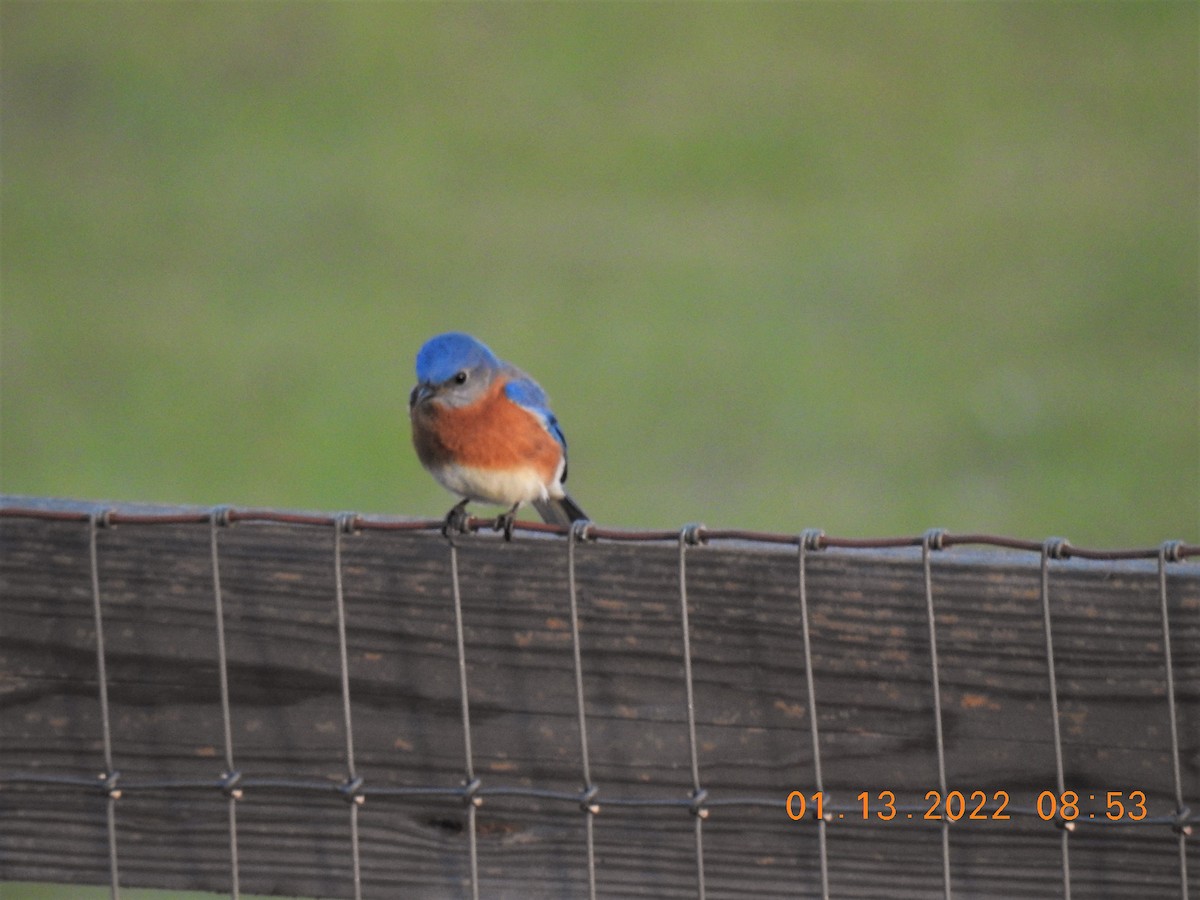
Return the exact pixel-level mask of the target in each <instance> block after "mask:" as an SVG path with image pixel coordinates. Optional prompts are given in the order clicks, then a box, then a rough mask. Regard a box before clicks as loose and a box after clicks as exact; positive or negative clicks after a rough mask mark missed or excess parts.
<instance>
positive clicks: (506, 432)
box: [412, 378, 562, 484]
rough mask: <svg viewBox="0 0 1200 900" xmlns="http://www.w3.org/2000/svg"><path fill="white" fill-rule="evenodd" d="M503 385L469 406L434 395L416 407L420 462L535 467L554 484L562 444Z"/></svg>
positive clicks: (491, 467) (495, 467)
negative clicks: (435, 397)
mask: <svg viewBox="0 0 1200 900" xmlns="http://www.w3.org/2000/svg"><path fill="white" fill-rule="evenodd" d="M505 383H506V381H505V379H502V378H501V379H497V380H496V381H495V382H494V383H493V384H492V385H491V386H490V387H489V388H488V390H487V392H486V393H485V394H484V395H483V396H482V397H481V398H480V399H479V400H477V401H476V402H475V403H472V404H471V405H470V406H460V407H453V406H446V405H444V404H442V403H439V402H438V401H437V400H436V399H435V400H433V401H432V402H426V403H420V404H417V405H416V406H415V407H413V410H412V425H413V445H414V446H415V447H416V451H417V456H418V457H419V458H420V460H421V463H422V464H423V465H425V466H427V467H429V466H433V467H436V466H443V465H447V464H453V465H459V466H471V467H474V468H479V469H489V470H493V471H495V470H511V469H517V468H522V467H531V468H533V469H535V470H536V471H537V472H538V474H539V475H541V477H542V479H543V480H544V482H545V483H546V484H550V483H551V482H552V481H553V480H554V477H555V475H556V473H557V472H558V465H559V462H560V461H561V459H562V446H561V445H560V444H559V443H558V441H557V440H555V439H554V436H553V435H551V434H550V432H548V431H547V430H546V429H545V427H543V425H542V423H541V420H540V419H539V418H538V417H537V416H535V415H534V414H533V413H531V412H529V411H528V410H526V409H523V408H522V407H520V406H518V405H517V404H516V403H513V402H512V401H511V400H510V399H508V396H507V395H506V394H505V393H504V385H505Z"/></svg>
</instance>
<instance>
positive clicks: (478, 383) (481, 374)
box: [409, 331, 500, 407]
mask: <svg viewBox="0 0 1200 900" xmlns="http://www.w3.org/2000/svg"><path fill="white" fill-rule="evenodd" d="M499 369H500V360H499V359H498V358H497V357H496V354H494V353H492V351H491V350H489V349H488V348H487V347H486V346H485V345H484V344H482V343H481V342H479V341H477V340H475V338H473V337H471V336H470V335H469V334H463V333H462V332H459V331H451V332H448V333H446V334H439V335H438V336H437V337H433V338H430V339H429V340H428V341H426V342H425V344H424V346H422V347H421V349H420V351H419V352H418V353H417V386H416V387H415V388H413V391H412V396H411V397H410V398H409V406H410V407H411V406H415V405H416V404H417V403H419V402H421V401H424V400H429V399H433V398H435V397H436V398H437V399H440V400H441V401H442V402H444V403H447V404H449V405H451V406H461V405H463V404H466V403H470V402H471V401H472V400H474V399H475V398H476V397H478V396H479V394H480V393H481V392H482V391H483V389H484V388H486V387H487V385H488V384H489V383H490V382H491V379H492V376H493V375H495V373H496V372H497V371H499Z"/></svg>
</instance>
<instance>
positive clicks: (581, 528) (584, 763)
mask: <svg viewBox="0 0 1200 900" xmlns="http://www.w3.org/2000/svg"><path fill="white" fill-rule="evenodd" d="M589 524H590V523H589V522H587V521H578V522H575V523H574V524H573V525H572V526H571V531H570V534H568V535H567V595H568V597H569V598H570V602H571V650H572V652H573V654H574V660H575V705H576V708H577V710H578V713H579V761H580V770H581V774H582V776H583V795H582V797H581V798H580V804H579V805H580V807H581V808H582V810H583V821H584V829H585V837H586V841H587V877H588V900H596V837H595V817H596V813H598V812H599V811H600V806H599V805H598V804H597V803H596V787H595V785H593V784H592V767H591V763H590V761H589V758H588V734H587V713H586V709H585V707H584V699H583V654H582V652H581V650H580V647H579V598H578V584H577V582H576V579H575V547H576V545H577V544H578V543H579V542H580V541H581V540H583V536H584V532H585V531H586V530H587V527H588V525H589Z"/></svg>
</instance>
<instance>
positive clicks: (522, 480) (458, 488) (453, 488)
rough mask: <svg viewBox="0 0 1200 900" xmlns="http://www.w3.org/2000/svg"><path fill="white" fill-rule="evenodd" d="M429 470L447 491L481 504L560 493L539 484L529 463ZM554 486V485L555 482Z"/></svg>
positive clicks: (523, 500) (508, 503)
mask: <svg viewBox="0 0 1200 900" xmlns="http://www.w3.org/2000/svg"><path fill="white" fill-rule="evenodd" d="M429 471H430V473H431V474H432V475H433V477H434V478H436V479H437V480H438V481H439V482H440V483H441V485H442V487H444V488H446V490H448V491H450V492H451V493H454V494H458V495H459V496H460V497H467V498H469V499H471V500H477V501H479V502H480V503H495V504H497V505H500V506H512V505H513V504H514V503H530V502H532V501H533V500H545V499H547V498H548V497H552V496H554V497H557V496H559V495H560V494H561V492H562V489H561V488H559V489H558V490H557V491H555V492H553V493H551V491H550V490H548V489H547V485H545V484H543V483H542V478H541V475H539V474H538V472H537V470H536V469H534V468H533V467H532V466H526V467H523V468H520V469H510V470H505V471H495V470H492V469H477V468H475V467H473V466H456V465H445V466H439V467H437V468H430V470H429ZM554 487H557V484H556V485H554Z"/></svg>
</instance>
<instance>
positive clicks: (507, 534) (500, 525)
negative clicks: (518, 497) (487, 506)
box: [492, 506, 517, 541]
mask: <svg viewBox="0 0 1200 900" xmlns="http://www.w3.org/2000/svg"><path fill="white" fill-rule="evenodd" d="M516 524H517V507H515V506H514V507H513V508H512V509H510V510H509V511H508V512H506V513H501V514H500V515H498V516H496V521H495V522H494V523H493V524H492V528H493V529H494V530H496V531H502V532H504V539H505V540H506V541H511V540H512V536H513V526H514V525H516Z"/></svg>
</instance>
